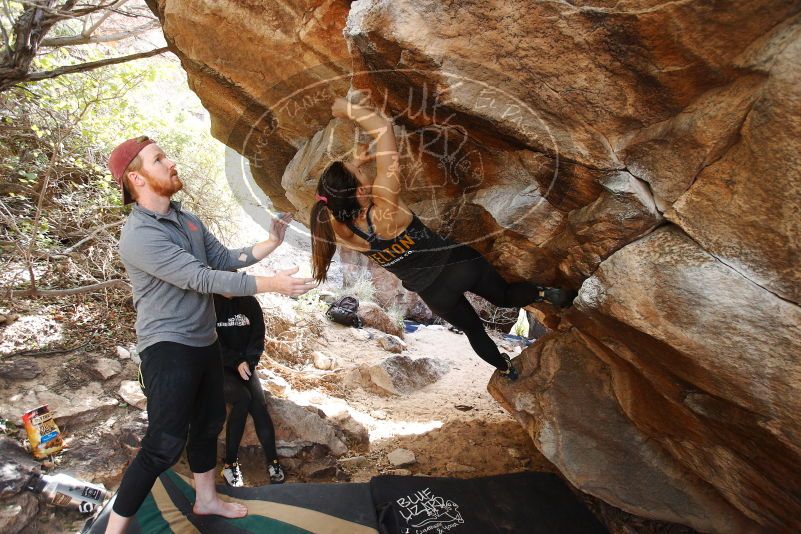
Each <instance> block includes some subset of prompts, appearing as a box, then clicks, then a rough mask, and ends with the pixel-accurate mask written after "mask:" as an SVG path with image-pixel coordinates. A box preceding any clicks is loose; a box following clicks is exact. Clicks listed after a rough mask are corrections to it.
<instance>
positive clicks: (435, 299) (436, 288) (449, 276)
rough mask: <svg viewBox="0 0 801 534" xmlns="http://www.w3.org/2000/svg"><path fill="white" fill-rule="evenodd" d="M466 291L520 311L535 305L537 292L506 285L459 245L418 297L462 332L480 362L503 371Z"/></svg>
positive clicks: (531, 287) (479, 258)
mask: <svg viewBox="0 0 801 534" xmlns="http://www.w3.org/2000/svg"><path fill="white" fill-rule="evenodd" d="M466 291H469V292H471V293H475V294H476V295H478V296H479V297H483V298H485V299H486V300H488V301H489V302H490V303H492V304H494V305H495V306H498V307H501V308H519V307H522V306H525V305H527V304H531V303H532V302H534V301H535V299H536V298H537V293H538V291H539V288H538V287H537V286H535V285H534V284H531V283H528V282H521V283H515V284H510V283H508V282H507V281H506V280H504V279H503V278H502V277H501V275H499V274H498V272H497V271H496V270H495V268H494V267H493V266H492V265H490V263H489V262H488V261H487V260H486V259H484V257H483V256H482V255H481V254H479V253H478V252H477V251H476V250H475V249H473V248H471V247H468V246H466V245H460V246H458V247H456V248H455V249H454V250H453V252H452V253H451V257H450V259H449V260H448V264H447V265H446V266H445V268H444V269H443V270H442V272H441V273H440V274H439V276H437V278H436V279H435V280H434V282H433V283H432V284H431V285H430V286H429V287H428V288H427V289H425V290H423V291H422V292H421V293H419V295H420V298H422V299H423V302H425V303H426V304H428V307H429V308H431V311H432V312H434V314H436V315H439V316H440V317H442V318H443V319H445V320H446V321H448V322H449V323H451V324H452V325H453V326H455V327H456V328H458V329H459V330H463V331H464V333H465V334H466V335H467V339H468V340H469V341H470V345H471V346H472V347H473V350H474V351H476V354H478V355H479V356H480V357H481V359H483V360H484V361H486V362H487V363H489V364H490V365H493V366H494V367H496V368H498V369H501V370H506V362H505V360H504V359H503V357H502V356H501V353H500V351H499V350H498V347H496V346H495V343H494V342H493V341H492V339H491V338H490V337H489V336H488V335H487V332H486V330H484V324H483V323H482V322H481V317H479V316H478V313H476V310H475V309H474V308H473V306H471V305H470V302H468V300H467V298H466V297H465V296H464V293H465V292H466Z"/></svg>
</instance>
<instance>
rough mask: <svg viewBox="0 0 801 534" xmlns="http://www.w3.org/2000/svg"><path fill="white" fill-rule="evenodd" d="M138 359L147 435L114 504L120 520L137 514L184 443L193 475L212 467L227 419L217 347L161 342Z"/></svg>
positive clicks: (178, 454) (128, 470) (213, 345)
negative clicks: (145, 398) (144, 398)
mask: <svg viewBox="0 0 801 534" xmlns="http://www.w3.org/2000/svg"><path fill="white" fill-rule="evenodd" d="M140 356H141V358H142V366H141V370H142V377H143V378H144V383H145V388H146V393H147V419H148V422H147V432H146V433H145V437H144V438H143V439H142V448H141V449H139V452H138V453H137V455H136V457H135V458H134V459H133V461H132V462H131V465H129V466H128V469H126V470H125V475H124V476H123V477H122V481H121V482H120V489H119V491H117V499H116V500H115V501H114V511H115V512H117V513H118V514H120V515H121V516H123V517H130V516H132V515H134V514H135V513H136V511H137V510H138V509H139V506H140V505H141V504H142V502H144V500H145V498H147V494H148V493H150V489H151V488H152V487H153V483H154V482H155V481H156V478H158V476H159V475H160V474H161V473H162V472H164V471H166V470H167V469H169V468H170V467H171V466H173V465H174V464H175V463H176V462H177V461H178V459H179V458H180V457H181V452H182V451H183V450H184V445H186V457H187V459H188V460H189V468H190V469H191V470H192V472H193V473H205V472H206V471H209V470H211V469H214V466H215V465H216V464H217V435H218V434H219V433H220V430H222V426H223V421H225V401H224V400H223V366H222V361H221V359H220V345H219V343H217V342H216V341H215V342H214V343H213V344H212V345H209V346H207V347H190V346H188V345H183V344H181V343H175V342H172V341H160V342H158V343H156V344H154V345H151V346H149V347H147V348H146V349H144V350H143V351H142V352H141V353H140Z"/></svg>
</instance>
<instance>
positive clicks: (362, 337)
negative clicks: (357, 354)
mask: <svg viewBox="0 0 801 534" xmlns="http://www.w3.org/2000/svg"><path fill="white" fill-rule="evenodd" d="M350 335H352V336H353V337H354V338H356V339H358V340H359V341H367V340H369V339H370V337H371V335H370V332H368V331H367V330H365V329H363V328H351V329H350Z"/></svg>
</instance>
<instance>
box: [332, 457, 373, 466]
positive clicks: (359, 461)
mask: <svg viewBox="0 0 801 534" xmlns="http://www.w3.org/2000/svg"><path fill="white" fill-rule="evenodd" d="M339 465H340V466H341V467H344V468H346V469H361V468H363V467H367V466H368V465H370V460H369V459H368V458H367V457H366V456H351V457H350V458H340V459H339Z"/></svg>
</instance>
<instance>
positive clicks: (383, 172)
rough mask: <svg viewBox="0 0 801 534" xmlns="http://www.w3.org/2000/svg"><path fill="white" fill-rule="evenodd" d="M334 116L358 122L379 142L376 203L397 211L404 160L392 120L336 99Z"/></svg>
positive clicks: (333, 108)
mask: <svg viewBox="0 0 801 534" xmlns="http://www.w3.org/2000/svg"><path fill="white" fill-rule="evenodd" d="M331 114H332V115H333V116H335V117H339V118H342V119H350V120H352V121H355V122H356V123H357V124H358V125H359V127H360V128H361V129H362V130H364V131H365V132H367V133H368V134H370V136H371V137H372V138H373V139H375V143H376V149H375V166H376V176H375V182H373V202H374V203H376V204H378V205H379V207H384V208H389V209H391V210H395V209H397V208H398V207H399V202H400V193H401V182H400V161H399V158H398V145H397V143H396V141H395V132H394V131H393V129H392V121H390V120H387V119H385V118H384V117H382V116H381V115H379V114H378V112H376V111H375V110H374V109H371V108H368V107H364V106H360V105H358V104H351V103H350V102H348V101H347V100H345V99H344V98H337V99H336V100H334V103H333V105H332V106H331Z"/></svg>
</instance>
